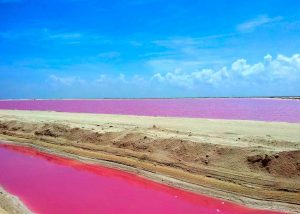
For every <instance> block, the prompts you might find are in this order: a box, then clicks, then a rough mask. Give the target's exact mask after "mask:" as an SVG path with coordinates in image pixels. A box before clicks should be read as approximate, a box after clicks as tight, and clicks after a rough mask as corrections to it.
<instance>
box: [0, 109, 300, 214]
mask: <svg viewBox="0 0 300 214" xmlns="http://www.w3.org/2000/svg"><path fill="white" fill-rule="evenodd" d="M0 139H2V140H9V141H13V142H19V143H21V144H23V145H25V144H26V145H30V146H33V147H35V148H38V149H40V150H47V152H52V153H56V154H59V155H64V156H69V157H72V158H75V159H80V160H82V161H89V162H99V163H101V164H105V165H108V166H113V167H117V168H121V169H125V170H128V171H132V172H135V173H139V174H141V175H143V176H146V177H149V178H151V179H153V180H157V181H159V182H163V183H167V184H169V185H173V186H176V187H180V188H184V189H188V190H191V191H194V192H199V193H204V194H208V195H211V196H214V197H218V198H223V199H228V200H231V201H235V202H238V203H241V204H244V205H248V206H252V207H257V208H266V209H274V210H281V211H289V212H294V213H297V212H298V213H299V210H300V124H288V123H270V122H254V121H225V120H207V119H188V118H162V117H142V116H121V115H93V114H74V113H56V112H37V111H36V112H30V111H0Z"/></svg>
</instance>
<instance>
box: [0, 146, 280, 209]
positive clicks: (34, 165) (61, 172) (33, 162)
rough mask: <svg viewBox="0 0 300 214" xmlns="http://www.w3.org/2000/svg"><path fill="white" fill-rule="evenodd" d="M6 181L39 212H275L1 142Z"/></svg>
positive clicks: (1, 178)
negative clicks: (255, 208)
mask: <svg viewBox="0 0 300 214" xmlns="http://www.w3.org/2000/svg"><path fill="white" fill-rule="evenodd" d="M0 169H1V170H0V185H1V186H3V187H4V188H5V189H6V190H7V191H9V192H10V193H12V194H14V195H17V196H18V197H19V198H20V199H21V200H22V201H23V202H24V203H25V204H26V205H27V206H28V207H29V208H30V209H31V210H32V211H34V212H36V213H46V214H47V213H50V214H53V213H55V214H59V213H64V214H68V213H72V214H76V213H85V214H88V213H105V214H106V213H122V214H127V213H143V214H147V213H155V214H156V213H172V214H175V213H184V214H185V213H189V214H192V213H197V214H201V213H203V214H212V213H215V214H220V213H223V214H229V213H230V214H238V213H239V214H241V213H243V214H247V213H249V214H251V213H253V214H254V213H256V214H262V213H264V214H271V213H274V214H275V213H277V212H271V211H259V210H254V209H248V208H245V207H242V206H239V205H236V204H233V203H230V202H227V201H222V200H218V199H214V198H209V197H206V196H203V195H197V194H194V193H191V192H187V191H183V190H179V189H176V188H172V187H169V186H166V185H162V184H158V183H155V182H152V181H149V180H146V179H144V178H141V177H138V176H136V175H133V174H129V173H126V172H122V171H119V170H115V169H110V168H106V167H102V166H98V165H97V166H96V165H87V164H83V163H80V162H77V161H74V160H69V159H65V158H61V157H57V156H53V155H48V154H44V153H41V152H38V151H36V150H33V149H29V148H26V147H19V146H12V145H5V144H1V143H0Z"/></svg>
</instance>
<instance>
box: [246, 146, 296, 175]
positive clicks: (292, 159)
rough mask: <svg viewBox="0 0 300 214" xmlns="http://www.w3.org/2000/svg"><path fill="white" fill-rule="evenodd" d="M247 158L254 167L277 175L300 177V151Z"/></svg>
mask: <svg viewBox="0 0 300 214" xmlns="http://www.w3.org/2000/svg"><path fill="white" fill-rule="evenodd" d="M247 160H248V162H249V165H250V167H252V168H253V169H257V170H266V171H267V172H269V173H270V174H272V175H275V176H282V177H300V151H289V152H279V153H276V154H273V155H268V154H257V155H251V156H248V157H247Z"/></svg>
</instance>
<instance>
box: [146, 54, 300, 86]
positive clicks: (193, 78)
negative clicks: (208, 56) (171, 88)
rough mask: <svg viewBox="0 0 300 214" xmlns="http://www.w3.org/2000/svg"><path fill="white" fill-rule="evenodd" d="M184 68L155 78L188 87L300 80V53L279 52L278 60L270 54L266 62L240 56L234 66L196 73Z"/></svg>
mask: <svg viewBox="0 0 300 214" xmlns="http://www.w3.org/2000/svg"><path fill="white" fill-rule="evenodd" d="M183 69H184V68H177V69H176V70H174V71H173V72H167V73H161V72H157V73H155V74H154V75H153V76H152V79H153V80H156V81H158V82H161V83H168V84H172V85H177V86H183V87H186V88H194V87H196V86H197V85H198V84H201V83H202V84H210V85H213V86H217V85H219V84H223V83H225V82H226V83H230V84H234V83H236V82H239V81H246V82H247V81H248V82H249V81H250V82H256V81H258V80H259V81H263V82H273V81H276V80H296V79H300V54H294V55H293V56H291V57H287V56H284V55H280V54H279V55H278V56H277V57H276V58H275V59H273V57H272V56H271V55H266V56H265V57H264V60H263V61H262V62H258V63H255V64H249V63H248V62H247V60H245V59H238V60H236V61H235V62H233V63H232V64H231V67H230V69H228V68H227V67H222V68H221V69H200V70H198V71H194V72H184V71H182V70H183Z"/></svg>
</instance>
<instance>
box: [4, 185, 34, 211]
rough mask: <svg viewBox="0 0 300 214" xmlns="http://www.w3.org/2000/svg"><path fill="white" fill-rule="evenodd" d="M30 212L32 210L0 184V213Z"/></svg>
mask: <svg viewBox="0 0 300 214" xmlns="http://www.w3.org/2000/svg"><path fill="white" fill-rule="evenodd" d="M9 213H13V214H31V213H32V212H30V211H29V209H28V208H27V207H26V206H25V205H24V204H23V203H22V202H21V201H20V200H19V199H18V198H17V197H16V196H13V195H11V194H9V193H8V192H7V191H5V190H4V189H3V188H2V187H1V186H0V214H9Z"/></svg>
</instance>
